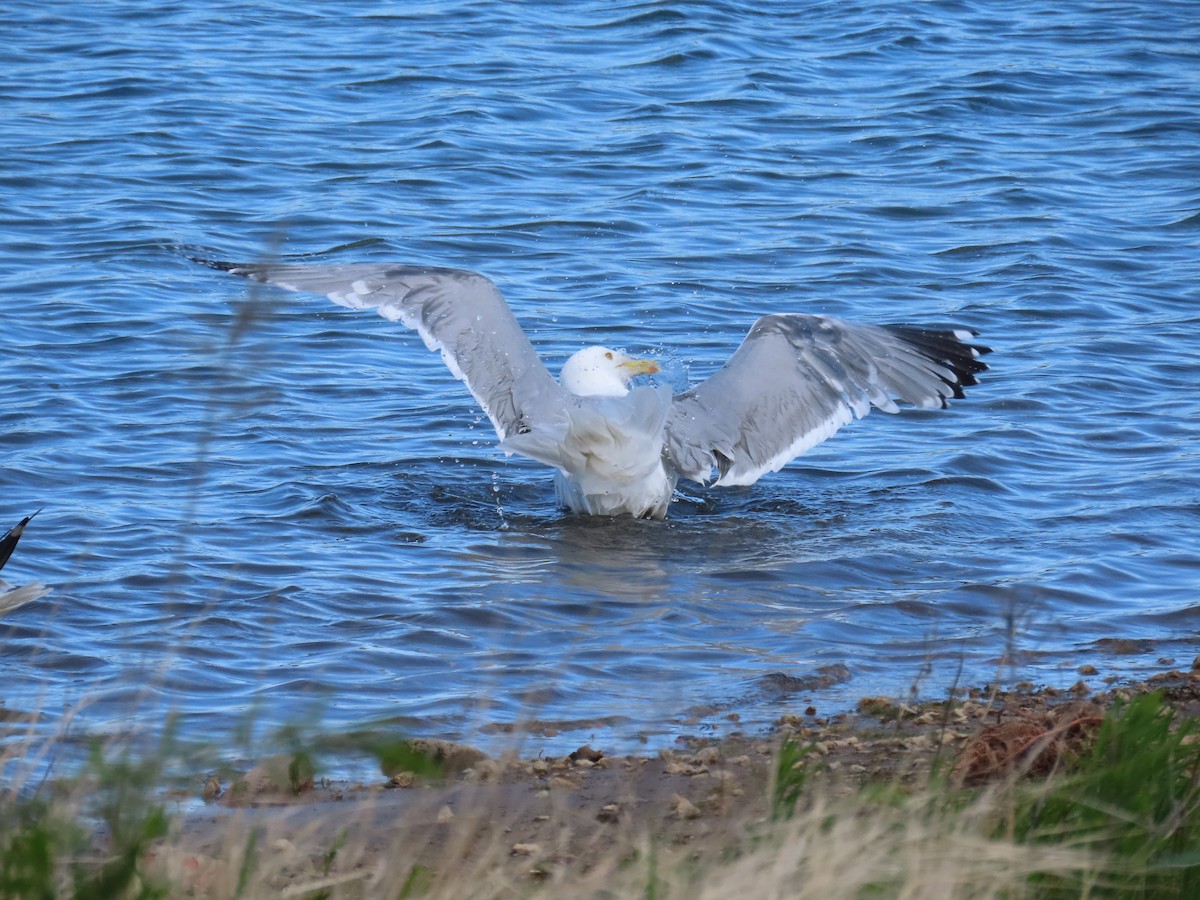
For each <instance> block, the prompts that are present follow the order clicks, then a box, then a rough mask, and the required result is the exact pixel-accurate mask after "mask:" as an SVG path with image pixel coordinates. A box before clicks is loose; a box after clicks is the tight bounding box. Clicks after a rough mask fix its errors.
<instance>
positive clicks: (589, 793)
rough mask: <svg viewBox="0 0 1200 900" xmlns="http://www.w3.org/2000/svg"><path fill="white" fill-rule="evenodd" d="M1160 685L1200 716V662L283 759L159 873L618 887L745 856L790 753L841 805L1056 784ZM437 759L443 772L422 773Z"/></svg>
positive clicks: (277, 884)
mask: <svg viewBox="0 0 1200 900" xmlns="http://www.w3.org/2000/svg"><path fill="white" fill-rule="evenodd" d="M1154 691H1161V692H1162V693H1163V696H1164V698H1165V702H1166V703H1167V705H1168V706H1170V708H1172V709H1174V710H1176V711H1177V713H1178V714H1179V715H1180V716H1181V717H1183V718H1186V719H1193V718H1197V717H1200V659H1198V660H1197V663H1196V666H1195V667H1194V668H1192V669H1191V670H1189V671H1181V670H1174V669H1173V670H1170V671H1166V672H1162V673H1160V674H1158V675H1155V676H1153V677H1151V678H1149V679H1147V680H1145V681H1141V682H1136V683H1132V684H1130V685H1126V686H1121V687H1113V688H1110V689H1109V690H1106V691H1102V692H1099V693H1095V694H1092V693H1091V692H1089V691H1088V690H1087V688H1086V686H1084V685H1083V684H1082V682H1080V684H1077V685H1076V686H1075V688H1073V689H1071V690H1069V691H1059V690H1055V689H1052V688H1040V689H1038V688H1032V687H1029V688H1027V689H1018V690H1013V691H1006V692H993V691H989V690H988V689H986V688H981V689H973V690H969V691H966V692H964V696H962V697H960V698H955V699H952V700H949V701H931V702H926V703H920V704H914V705H913V706H911V707H910V706H907V705H904V704H897V703H895V702H894V701H891V700H888V699H885V698H871V697H867V698H863V699H862V700H861V701H860V702H859V704H858V709H857V710H856V711H854V712H851V713H846V714H843V715H838V716H833V717H830V718H828V719H817V718H814V717H807V716H795V715H785V716H783V717H781V718H780V719H779V721H778V722H777V723H776V728H775V730H774V733H773V734H771V735H769V736H766V737H762V738H744V737H732V738H730V737H726V738H722V739H715V738H706V737H703V736H697V737H694V738H692V739H691V740H689V741H687V742H686V745H685V746H681V747H679V748H677V749H672V750H661V751H659V752H658V753H657V754H652V755H642V756H639V755H632V756H609V755H607V754H606V753H605V752H604V749H603V748H602V747H598V748H591V747H586V746H585V747H580V748H579V749H578V750H577V751H575V752H573V753H571V754H567V755H564V756H560V757H551V758H542V757H534V758H528V757H526V758H522V757H520V756H517V755H515V754H513V755H502V756H499V757H495V758H493V757H489V756H486V755H485V754H483V753H482V752H481V751H478V750H476V749H474V748H471V747H467V746H465V745H461V744H452V743H449V742H438V741H423V740H419V739H417V740H413V741H409V742H407V744H408V745H409V747H410V749H411V750H413V751H414V752H415V753H416V754H417V756H416V757H414V759H417V760H418V763H417V764H415V765H407V766H406V765H403V764H402V765H399V766H398V767H397V768H396V769H395V770H394V771H391V772H386V771H385V772H382V773H381V774H380V776H379V778H378V779H376V780H371V781H363V782H348V781H329V780H323V779H321V778H320V773H319V772H313V771H311V770H307V769H305V768H304V766H303V765H298V763H297V757H286V756H285V757H276V758H273V759H271V760H267V761H264V762H263V763H261V764H260V765H258V766H256V767H255V768H254V769H252V770H251V771H250V772H248V773H246V774H245V775H244V776H242V777H241V778H240V779H236V780H231V781H229V782H225V783H221V782H219V781H218V782H217V783H214V778H213V777H212V776H209V777H208V778H207V779H206V781H205V788H204V791H205V793H206V797H205V805H204V806H202V807H196V808H194V809H192V810H191V811H190V812H188V813H187V814H185V815H184V816H183V817H182V819H181V820H180V821H179V822H178V823H177V824H176V826H175V828H174V829H173V831H172V832H171V834H170V835H169V837H168V838H167V839H166V840H165V841H162V842H159V843H157V844H156V845H155V846H154V847H153V848H152V849H151V850H150V852H149V853H148V855H147V858H146V864H147V870H148V871H149V872H153V873H157V874H159V875H160V876H162V877H164V878H166V879H167V880H168V881H169V882H171V883H172V884H177V885H181V886H183V887H184V888H185V889H186V891H188V892H190V893H192V894H196V895H200V896H233V895H234V894H233V893H229V892H228V891H229V889H230V886H231V885H234V884H235V882H236V880H237V879H236V878H235V874H236V873H237V872H240V871H242V867H243V866H244V865H245V864H246V860H247V859H248V858H249V856H248V855H247V853H248V852H249V853H250V855H252V856H254V858H255V860H256V861H255V867H256V869H257V870H259V871H261V872H262V873H263V875H262V878H263V879H264V880H263V881H262V884H263V885H264V886H266V887H267V888H268V889H269V890H270V891H279V892H282V894H281V895H285V896H286V895H289V894H288V892H289V891H291V892H293V894H292V895H296V896H302V895H306V894H307V893H308V892H310V891H319V890H334V891H335V892H334V893H333V894H331V895H330V896H348V897H358V896H364V897H365V896H375V895H376V891H377V889H381V888H382V886H383V885H384V884H390V885H391V887H390V888H389V890H390V889H391V888H396V887H397V885H396V884H394V883H391V882H389V881H388V878H391V879H392V881H393V882H394V881H395V879H396V878H398V877H399V875H397V874H396V871H397V870H403V872H405V873H407V874H406V875H405V876H404V877H405V878H418V879H420V880H421V881H422V883H423V884H425V887H426V888H428V889H429V891H431V892H432V894H437V891H434V890H433V888H434V887H436V886H437V885H442V884H444V883H448V882H446V879H447V878H450V877H451V876H453V877H455V878H461V877H468V878H469V879H475V880H482V881H481V882H480V883H487V881H488V879H491V880H496V879H499V882H502V883H503V884H505V885H508V886H509V887H510V888H511V889H513V890H518V891H519V892H528V893H534V892H536V891H537V890H538V889H540V888H544V887H547V886H549V885H558V886H560V887H565V886H566V885H569V884H576V883H578V884H585V883H587V884H590V883H592V882H593V881H596V880H597V879H599V882H600V883H603V881H604V879H605V878H608V877H610V876H612V875H613V873H615V872H616V871H617V870H619V869H620V868H621V867H622V866H627V865H630V864H632V863H633V861H636V860H645V859H646V858H647V856H646V854H647V853H650V852H651V851H653V853H656V854H660V855H662V856H663V857H664V858H666V857H670V858H672V859H674V860H676V862H678V861H679V860H684V861H690V863H689V864H694V863H698V862H699V861H700V860H709V861H712V860H719V859H726V858H736V857H737V856H739V854H741V853H743V852H744V851H745V850H746V848H747V847H749V846H752V845H753V844H754V842H755V841H756V840H758V838H757V837H756V834H758V833H759V832H760V831H761V830H762V829H764V828H766V827H767V826H768V825H769V823H770V822H771V821H772V817H773V808H772V802H773V800H772V798H773V793H772V792H773V791H777V785H778V779H779V772H780V769H779V758H780V753H781V747H785V746H788V745H789V744H790V746H792V747H794V748H796V747H800V748H804V750H803V758H804V760H805V763H804V764H805V765H807V766H809V767H810V768H811V769H812V771H813V773H814V774H813V775H812V776H811V778H812V779H813V780H814V781H816V782H819V783H820V785H821V788H820V790H821V791H822V792H824V793H828V794H829V795H830V796H847V795H850V794H853V793H854V792H855V791H857V790H860V789H861V788H863V786H870V785H879V786H886V787H887V788H888V789H889V790H895V791H898V792H899V793H900V794H901V795H905V796H908V795H918V794H920V793H921V792H922V791H923V789H925V788H927V787H928V786H929V784H930V782H931V777H933V774H934V773H935V772H940V773H941V775H940V776H939V777H945V776H947V774H948V777H949V780H950V782H951V783H954V784H957V785H959V786H970V785H980V784H986V783H988V782H991V781H995V780H997V779H1003V778H1008V777H1012V776H1013V773H1014V772H1016V771H1018V770H1022V769H1023V770H1027V771H1028V773H1029V774H1044V772H1045V771H1049V770H1052V769H1055V768H1056V767H1058V766H1059V765H1060V764H1062V763H1061V762H1060V758H1061V759H1066V758H1067V756H1068V755H1069V754H1070V753H1072V752H1077V751H1079V750H1080V749H1081V748H1086V747H1087V746H1088V743H1089V741H1092V740H1094V738H1095V732H1096V729H1097V728H1098V725H1099V723H1100V722H1101V720H1102V719H1103V717H1104V716H1105V715H1106V714H1107V713H1108V712H1109V711H1111V710H1112V709H1113V708H1114V707H1115V706H1117V705H1119V704H1122V703H1126V702H1128V701H1129V700H1131V699H1132V698H1134V697H1137V696H1141V695H1144V694H1148V693H1150V692H1154ZM1031 748H1033V749H1036V750H1037V754H1038V756H1037V758H1036V759H1035V758H1034V757H1032V756H1031V755H1030V750H1031ZM421 757H425V758H427V759H432V760H434V761H435V762H436V763H437V764H438V765H439V766H440V767H441V768H442V774H441V775H438V776H429V775H423V774H421V773H420V772H414V771H411V769H412V768H418V769H419V768H420V765H419V759H420V758H421ZM1039 760H1040V761H1039ZM775 799H778V798H777V797H776V798H775ZM248 847H249V848H251V850H250V851H247V848H248ZM331 848H332V849H331ZM331 854H332V855H331ZM656 858H657V857H656ZM605 872H607V873H608V874H607V875H606V874H604V873H605ZM389 873H390V874H389ZM231 879H232V880H231ZM426 882H427V884H426ZM321 885H324V887H322V886H321ZM460 886H461V882H460ZM335 889H336V890H335ZM383 893H386V891H384V892H383ZM484 893H485V895H489V894H487V892H486V891H485V892H484ZM499 893H501V894H503V893H505V891H500V892H499ZM393 895H395V893H394V892H393ZM447 895H448V896H449V895H453V891H451V892H450V893H449V894H447Z"/></svg>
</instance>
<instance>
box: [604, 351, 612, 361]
mask: <svg viewBox="0 0 1200 900" xmlns="http://www.w3.org/2000/svg"><path fill="white" fill-rule="evenodd" d="M604 358H605V359H612V351H611V350H610V351H608V352H607V353H605V354H604Z"/></svg>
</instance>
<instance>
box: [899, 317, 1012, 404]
mask: <svg viewBox="0 0 1200 900" xmlns="http://www.w3.org/2000/svg"><path fill="white" fill-rule="evenodd" d="M884 327H886V328H887V330H888V331H890V332H892V333H893V334H895V335H897V336H898V337H901V338H903V339H904V340H905V341H906V342H907V343H908V344H909V345H910V346H912V347H914V348H915V349H916V350H917V351H918V352H920V353H921V354H922V355H924V356H925V357H926V358H927V359H929V360H931V361H933V362H936V363H938V364H940V365H943V366H945V367H946V368H948V369H949V370H950V371H951V372H952V373H954V380H953V381H951V380H950V379H948V378H943V379H942V380H943V381H944V382H945V383H946V385H947V386H948V387H949V388H950V390H951V391H952V392H953V393H952V396H953V397H954V399H957V400H961V399H962V398H963V397H964V396H965V395H964V394H963V388H965V387H970V386H971V385H973V384H978V383H979V380H978V379H977V378H976V377H975V376H976V375H978V374H979V373H980V372H986V371H987V370H988V365H987V363H985V362H984V361H983V360H982V359H981V358H980V357H982V356H983V355H984V354H987V353H991V352H992V348H991V347H985V346H983V345H982V344H975V343H971V342H970V341H971V339H972V338H974V337H978V335H979V332H978V331H975V330H974V329H973V328H958V327H953V328H924V327H921V326H915V325H887V326H884ZM945 405H946V400H945V398H943V399H942V406H945Z"/></svg>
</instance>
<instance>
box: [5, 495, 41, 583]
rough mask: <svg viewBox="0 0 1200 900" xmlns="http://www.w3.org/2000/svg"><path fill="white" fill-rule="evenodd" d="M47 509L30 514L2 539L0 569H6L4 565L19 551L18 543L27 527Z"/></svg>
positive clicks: (39, 509)
mask: <svg viewBox="0 0 1200 900" xmlns="http://www.w3.org/2000/svg"><path fill="white" fill-rule="evenodd" d="M44 508H45V507H40V508H38V509H37V510H36V511H35V512H32V513H30V514H29V515H27V516H26V517H25V518H23V519H22V520H21V521H20V522H18V523H17V524H16V525H14V526H13V527H12V528H10V529H8V531H7V532H5V534H4V537H2V538H0V569H3V568H4V564H5V563H6V562H8V558H9V557H10V556H12V554H13V551H14V550H16V549H17V541H19V540H21V535H22V534H23V533H24V531H25V526H26V525H28V524H29V522H30V520H32V519H33V517H34V516H36V515H37V514H38V513H40V512H41V511H42V509H44Z"/></svg>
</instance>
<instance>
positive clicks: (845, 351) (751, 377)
mask: <svg viewBox="0 0 1200 900" xmlns="http://www.w3.org/2000/svg"><path fill="white" fill-rule="evenodd" d="M973 336H974V332H971V331H965V330H953V331H936V330H928V329H923V328H914V327H908V326H903V325H855V324H852V323H849V322H844V321H842V320H840V319H835V318H832V317H830V316H808V315H770V316H763V317H762V318H761V319H759V320H758V321H757V322H756V323H754V327H753V328H751V329H750V333H749V334H748V335H746V338H745V340H743V341H742V345H741V346H740V347H738V349H737V352H736V353H734V354H733V356H732V357H730V359H729V361H728V362H727V363H726V364H725V365H724V366H723V367H722V368H721V369H720V370H719V371H718V372H716V373H715V374H714V375H713V376H712V377H711V378H709V379H708V380H707V381H705V382H703V383H702V384H700V385H697V386H696V387H695V388H693V389H692V390H690V391H687V392H685V393H683V394H680V395H679V396H677V397H676V398H675V402H674V405H673V407H672V409H671V414H670V417H669V418H668V420H667V454H668V456H669V458H670V460H671V462H672V463H673V464H674V466H675V467H676V468H677V469H678V470H679V472H680V473H681V474H682V475H683V476H684V477H686V478H690V479H692V480H693V481H699V482H701V483H705V482H707V481H709V480H710V479H711V478H712V473H713V470H714V469H716V470H717V474H718V478H717V482H716V483H717V484H722V485H739V484H741V485H744V484H753V483H754V482H755V481H757V480H758V479H759V478H760V477H761V476H762V475H764V474H765V473H767V472H775V471H778V470H779V469H781V468H783V466H785V465H786V464H787V463H788V462H789V461H791V460H792V459H795V458H796V457H797V456H799V455H800V454H801V453H803V452H805V451H806V450H808V449H810V448H812V447H815V446H816V445H817V444H819V443H821V442H822V441H824V440H827V439H828V438H830V437H832V436H833V434H834V432H836V431H837V430H838V429H839V428H841V427H842V426H843V425H845V424H847V423H848V422H851V421H852V420H854V419H856V418H862V417H863V416H865V415H866V414H867V413H868V412H870V411H871V407H872V406H874V407H876V408H878V409H882V410H883V411H885V412H890V413H894V412H897V411H898V408H897V406H896V402H895V401H897V400H900V401H903V402H905V403H911V404H914V405H916V406H925V407H939V406H945V405H946V400H947V399H948V398H950V397H961V396H962V395H963V394H962V389H963V386H964V385H970V384H974V383H975V374H976V373H978V372H982V371H984V370H985V369H986V368H987V366H986V365H984V364H983V363H982V362H981V361H980V360H979V356H980V355H981V354H983V353H987V352H988V348H986V347H977V346H972V345H970V344H967V343H965V341H967V340H969V339H970V338H971V337H973Z"/></svg>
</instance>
